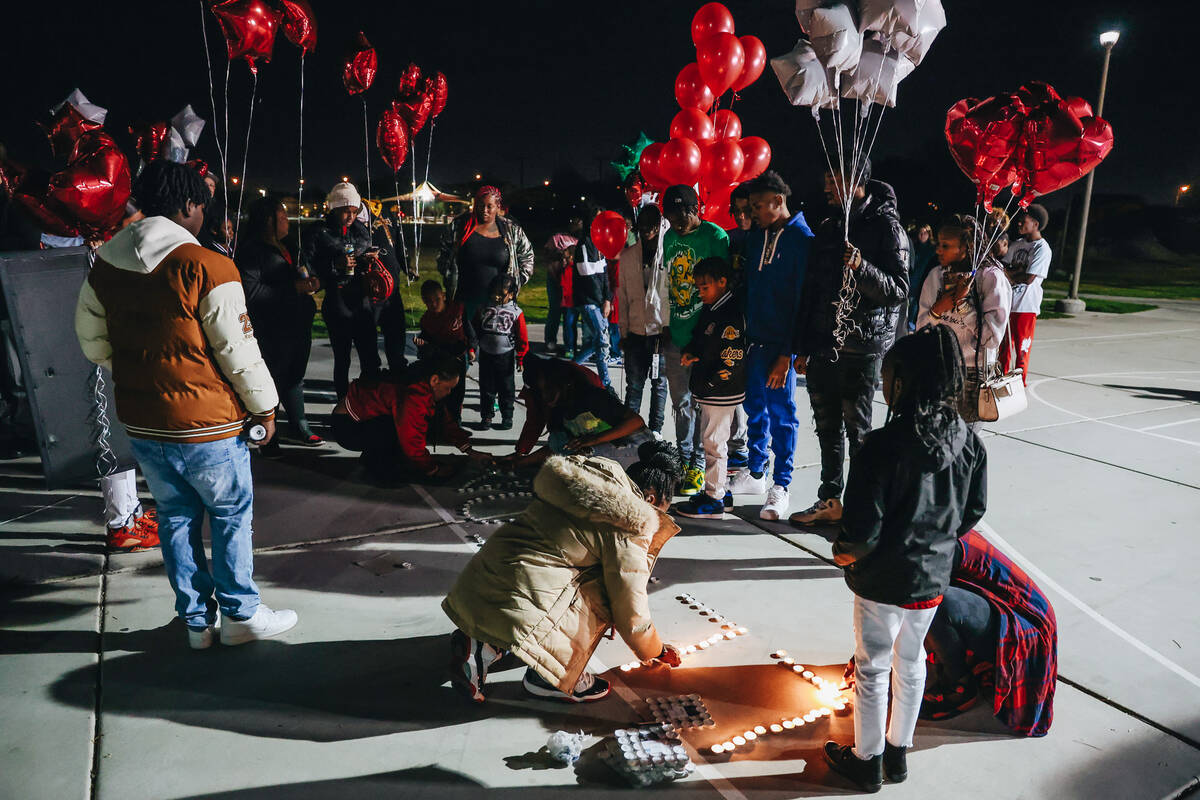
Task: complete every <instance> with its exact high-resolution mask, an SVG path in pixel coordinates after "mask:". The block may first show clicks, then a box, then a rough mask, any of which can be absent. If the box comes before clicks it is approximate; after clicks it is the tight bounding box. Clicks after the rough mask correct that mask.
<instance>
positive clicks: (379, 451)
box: [330, 414, 455, 485]
mask: <svg viewBox="0 0 1200 800" xmlns="http://www.w3.org/2000/svg"><path fill="white" fill-rule="evenodd" d="M330 428H331V430H332V432H333V440H334V441H335V442H337V443H338V444H339V445H341V446H342V447H344V448H346V449H347V450H353V451H355V452H361V453H362V455H361V456H360V458H361V459H362V463H363V467H364V468H365V469H366V470H367V472H368V473H369V474H370V476H371V477H372V478H374V479H376V480H379V481H384V482H387V483H397V482H405V483H425V484H429V485H439V484H444V483H446V482H447V481H449V480H452V479H453V478H454V477H455V476H454V474H447V475H442V476H440V477H431V476H429V475H427V474H425V473H424V472H422V471H421V470H419V469H417V468H416V467H414V466H413V465H412V463H411V462H409V461H408V460H407V459H405V458H404V456H403V455H402V453H401V452H400V441H399V439H398V438H397V437H396V423H395V421H394V420H393V419H392V418H391V417H372V418H371V419H364V420H362V421H361V422H356V421H355V420H354V418H353V417H351V416H350V415H349V414H334V415H333V416H332V417H331V418H330Z"/></svg>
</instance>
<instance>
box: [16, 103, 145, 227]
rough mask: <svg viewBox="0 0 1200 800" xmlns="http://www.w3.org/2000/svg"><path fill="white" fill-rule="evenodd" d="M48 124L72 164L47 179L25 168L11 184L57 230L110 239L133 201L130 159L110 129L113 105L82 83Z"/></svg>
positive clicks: (24, 203) (44, 224) (54, 140)
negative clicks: (104, 104) (92, 97)
mask: <svg viewBox="0 0 1200 800" xmlns="http://www.w3.org/2000/svg"><path fill="white" fill-rule="evenodd" d="M52 113H53V116H52V117H51V120H50V123H49V124H48V125H45V126H43V127H44V128H45V130H46V135H47V136H48V137H49V138H50V143H51V147H52V148H53V149H54V152H55V154H56V155H61V154H63V153H69V154H70V155H69V156H68V157H67V165H66V167H64V168H63V169H61V170H59V171H58V172H56V173H54V174H53V175H51V176H50V177H49V178H48V179H46V178H45V177H44V176H43V178H42V179H41V180H39V179H37V178H36V177H34V176H32V175H30V174H28V173H21V174H19V175H16V176H13V177H14V180H13V183H15V185H11V184H10V186H9V187H8V188H9V190H10V191H11V192H12V196H13V199H14V200H15V201H16V202H17V203H18V204H19V205H20V206H22V207H23V208H25V209H26V210H27V211H28V212H29V213H30V214H32V215H33V217H34V218H35V219H36V220H37V221H38V223H39V225H40V226H41V228H42V230H43V231H45V232H46V233H49V234H52V235H55V236H83V237H84V238H85V239H88V240H94V239H105V238H107V237H109V236H111V235H112V233H113V232H114V231H116V230H117V228H118V227H120V225H121V220H122V219H123V218H124V216H125V204H126V203H127V202H128V201H129V186H130V180H131V176H130V173H129V161H128V159H126V158H125V155H124V153H122V152H121V151H120V149H119V148H118V147H117V144H116V142H114V141H113V139H112V137H111V136H109V134H108V132H107V131H105V130H104V128H103V124H104V118H105V116H106V115H107V113H108V112H107V111H106V110H105V109H103V108H100V107H99V106H96V105H93V104H92V103H89V102H88V100H87V98H86V97H84V96H83V93H82V92H80V91H79V90H78V89H76V90H75V91H74V92H72V93H71V96H70V97H68V98H67V100H66V101H65V102H63V103H62V104H61V105H59V106H58V107H57V108H55V109H54V111H53V112H52Z"/></svg>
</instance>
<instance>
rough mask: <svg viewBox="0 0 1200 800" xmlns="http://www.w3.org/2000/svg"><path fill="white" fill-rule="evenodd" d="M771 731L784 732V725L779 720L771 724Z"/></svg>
mask: <svg viewBox="0 0 1200 800" xmlns="http://www.w3.org/2000/svg"><path fill="white" fill-rule="evenodd" d="M771 733H783V726H782V725H780V724H779V723H778V722H776V723H774V724H772V725H771Z"/></svg>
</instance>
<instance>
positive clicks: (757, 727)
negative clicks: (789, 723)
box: [754, 725, 767, 736]
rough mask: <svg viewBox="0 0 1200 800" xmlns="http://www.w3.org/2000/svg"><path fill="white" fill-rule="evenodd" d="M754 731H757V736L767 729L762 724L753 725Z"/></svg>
mask: <svg viewBox="0 0 1200 800" xmlns="http://www.w3.org/2000/svg"><path fill="white" fill-rule="evenodd" d="M754 732H755V733H757V734H758V735H759V736H762V735H763V734H764V733H766V732H767V729H766V728H764V727H763V726H762V725H755V726H754Z"/></svg>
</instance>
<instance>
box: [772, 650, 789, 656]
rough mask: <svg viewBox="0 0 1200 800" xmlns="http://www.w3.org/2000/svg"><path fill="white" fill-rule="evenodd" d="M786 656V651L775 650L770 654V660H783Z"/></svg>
mask: <svg viewBox="0 0 1200 800" xmlns="http://www.w3.org/2000/svg"><path fill="white" fill-rule="evenodd" d="M786 655H787V650H776V651H775V652H774V653H771V658H783V657H784V656H786Z"/></svg>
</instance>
